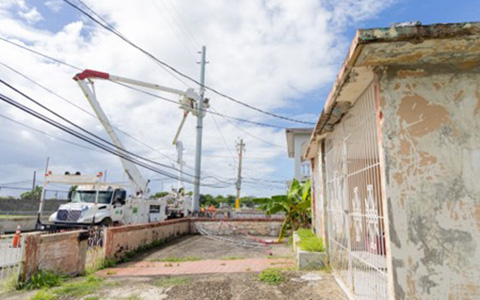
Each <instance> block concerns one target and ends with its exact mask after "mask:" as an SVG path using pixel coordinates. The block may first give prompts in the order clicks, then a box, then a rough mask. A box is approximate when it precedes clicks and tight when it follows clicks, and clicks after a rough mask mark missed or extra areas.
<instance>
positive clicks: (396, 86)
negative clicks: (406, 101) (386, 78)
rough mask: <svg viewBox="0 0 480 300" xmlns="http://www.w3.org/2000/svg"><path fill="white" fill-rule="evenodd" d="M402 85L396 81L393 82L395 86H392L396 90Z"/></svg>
mask: <svg viewBox="0 0 480 300" xmlns="http://www.w3.org/2000/svg"><path fill="white" fill-rule="evenodd" d="M401 86H402V85H401V84H400V82H397V83H396V84H395V86H394V87H393V89H394V90H398V89H399V88H400V87H401Z"/></svg>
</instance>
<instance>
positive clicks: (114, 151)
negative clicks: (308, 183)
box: [0, 79, 210, 186]
mask: <svg viewBox="0 0 480 300" xmlns="http://www.w3.org/2000/svg"><path fill="white" fill-rule="evenodd" d="M0 83H3V84H5V85H6V86H8V87H10V88H12V89H13V90H14V91H16V92H17V93H19V94H21V95H22V96H24V97H26V98H27V99H29V100H31V101H33V102H34V103H36V104H37V105H39V106H41V107H42V108H44V109H46V110H47V111H49V112H51V113H52V114H54V115H56V116H57V117H59V118H61V119H62V120H64V121H66V122H68V123H69V124H71V125H73V126H74V127H76V128H78V129H80V130H82V131H84V132H86V133H87V134H89V135H92V136H94V137H96V138H97V139H99V140H101V141H103V142H104V143H106V144H110V145H112V146H113V147H114V148H116V149H112V148H110V147H107V146H105V145H104V144H102V143H100V142H97V141H95V140H93V139H91V138H89V137H88V136H85V135H83V134H81V133H78V132H75V131H74V130H72V129H70V128H68V127H66V126H64V125H62V124H60V123H58V122H56V121H54V120H52V119H50V118H48V117H46V116H44V115H42V114H40V113H38V112H35V111H34V110H32V109H30V108H28V107H26V106H23V105H21V104H20V103H18V102H15V101H14V100H12V99H11V98H8V97H7V96H5V95H2V97H1V99H2V100H3V101H4V102H7V103H9V104H11V105H13V106H15V107H17V108H19V109H21V110H23V111H25V112H27V113H29V114H30V115H33V116H35V117H37V118H39V119H41V120H43V121H45V122H47V123H49V124H51V125H53V126H55V127H57V128H59V129H61V130H63V131H65V132H67V133H70V134H72V135H74V136H75V137H78V138H80V139H82V140H84V141H87V142H88V143H90V144H92V145H94V146H97V147H98V148H101V149H103V150H105V151H107V152H110V153H112V154H115V155H117V156H120V157H122V158H124V159H126V160H128V161H131V162H132V163H135V164H137V165H140V166H142V167H144V168H147V169H150V170H152V171H155V172H157V173H160V174H163V175H165V176H169V177H172V178H175V179H178V177H177V176H176V175H172V174H169V173H167V172H166V171H163V170H161V169H158V168H155V167H152V166H151V165H149V164H148V163H145V162H142V161H140V160H138V159H132V158H131V157H130V155H132V156H135V157H139V158H140V159H142V160H144V161H147V162H149V163H152V164H156V165H162V164H159V163H156V162H154V161H151V160H149V159H146V158H144V157H141V156H139V155H136V154H134V153H131V152H129V151H127V150H125V149H122V148H120V147H117V146H116V145H113V144H111V143H109V142H108V141H105V140H103V139H102V138H100V137H98V136H96V135H95V134H92V133H91V132H89V131H88V130H85V129H83V128H82V127H80V126H78V125H76V124H74V123H73V122H70V121H69V120H66V119H65V118H63V117H62V116H60V115H58V114H56V113H55V112H53V111H51V110H50V109H48V108H46V107H44V106H43V105H41V104H39V103H38V102H37V101H36V100H34V99H33V98H31V97H29V96H27V95H25V94H24V93H22V92H20V91H18V90H17V89H15V88H13V87H12V86H10V85H9V84H8V83H6V82H4V81H3V80H1V79H0ZM0 95H1V94H0ZM129 154H130V155H129ZM168 167H169V166H168ZM170 168H171V167H170ZM192 176H193V175H192ZM185 181H187V180H185ZM209 186H210V185H209Z"/></svg>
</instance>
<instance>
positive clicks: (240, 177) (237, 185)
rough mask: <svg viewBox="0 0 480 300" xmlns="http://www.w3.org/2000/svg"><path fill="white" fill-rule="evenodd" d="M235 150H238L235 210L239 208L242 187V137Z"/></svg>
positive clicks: (243, 149)
mask: <svg viewBox="0 0 480 300" xmlns="http://www.w3.org/2000/svg"><path fill="white" fill-rule="evenodd" d="M237 150H238V175H237V182H236V183H235V186H236V188H237V198H236V200H235V210H238V209H240V189H241V188H242V157H243V151H245V144H244V143H243V139H240V143H237Z"/></svg>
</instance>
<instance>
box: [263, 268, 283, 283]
mask: <svg viewBox="0 0 480 300" xmlns="http://www.w3.org/2000/svg"><path fill="white" fill-rule="evenodd" d="M258 279H259V280H260V281H261V282H264V283H267V284H270V285H279V284H280V283H282V282H284V281H285V276H283V274H282V271H281V270H280V269H278V268H269V269H265V270H263V271H262V272H261V273H260V274H258Z"/></svg>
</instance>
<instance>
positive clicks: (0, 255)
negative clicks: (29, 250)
mask: <svg viewBox="0 0 480 300" xmlns="http://www.w3.org/2000/svg"><path fill="white" fill-rule="evenodd" d="M14 238H15V237H14V235H3V236H0V291H1V290H2V289H4V288H6V287H8V286H15V285H16V284H17V282H18V277H19V274H20V269H21V266H22V259H23V254H24V238H22V237H20V238H19V240H18V245H17V247H14Z"/></svg>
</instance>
